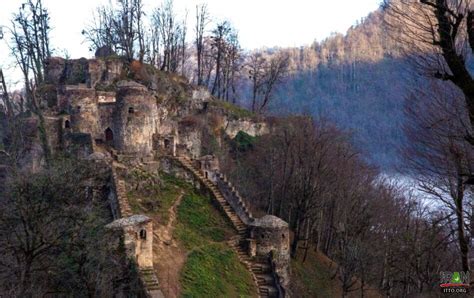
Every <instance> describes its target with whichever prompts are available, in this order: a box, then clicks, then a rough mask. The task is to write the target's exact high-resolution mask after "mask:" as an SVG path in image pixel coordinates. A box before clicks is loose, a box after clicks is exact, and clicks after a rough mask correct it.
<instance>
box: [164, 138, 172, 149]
mask: <svg viewBox="0 0 474 298" xmlns="http://www.w3.org/2000/svg"><path fill="white" fill-rule="evenodd" d="M170 144H171V142H170V140H168V139H165V148H166V149H169V148H170Z"/></svg>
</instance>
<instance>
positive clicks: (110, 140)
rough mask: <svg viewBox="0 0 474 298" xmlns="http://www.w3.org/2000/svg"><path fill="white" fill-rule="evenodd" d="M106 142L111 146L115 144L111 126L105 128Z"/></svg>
mask: <svg viewBox="0 0 474 298" xmlns="http://www.w3.org/2000/svg"><path fill="white" fill-rule="evenodd" d="M105 143H106V144H107V145H110V146H112V145H113V144H114V132H113V131H112V130H111V129H110V127H107V129H106V130H105Z"/></svg>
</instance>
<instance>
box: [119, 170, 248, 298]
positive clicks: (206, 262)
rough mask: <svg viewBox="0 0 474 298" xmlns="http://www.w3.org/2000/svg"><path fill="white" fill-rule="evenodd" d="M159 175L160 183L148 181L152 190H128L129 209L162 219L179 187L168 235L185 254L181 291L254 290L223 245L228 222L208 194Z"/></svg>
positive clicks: (243, 293) (241, 293)
mask: <svg viewBox="0 0 474 298" xmlns="http://www.w3.org/2000/svg"><path fill="white" fill-rule="evenodd" d="M161 178H162V183H163V185H162V186H161V187H160V186H153V187H156V190H158V192H157V193H158V194H155V195H144V194H143V193H141V192H138V191H134V190H130V191H129V192H128V199H129V203H130V205H131V208H132V211H133V212H134V213H145V214H147V215H148V216H151V217H154V218H156V217H158V218H159V219H160V220H159V222H160V223H162V224H166V222H167V221H168V214H167V213H168V210H169V208H170V207H171V206H172V205H173V203H174V202H175V200H176V198H177V197H178V194H179V193H180V192H182V191H184V193H185V194H184V197H183V200H182V202H181V204H180V206H179V207H178V222H177V225H176V230H175V232H174V235H173V237H174V238H177V240H178V241H179V243H180V245H181V246H182V247H183V248H184V249H185V250H186V253H187V255H188V256H187V261H186V264H185V265H184V268H183V269H182V272H181V288H182V296H184V297H252V296H253V295H252V293H255V292H256V289H255V287H254V284H253V281H252V277H251V275H250V273H249V272H248V271H247V270H246V268H245V267H244V266H243V265H242V264H241V263H240V262H239V260H238V258H237V254H236V253H235V252H234V251H233V250H232V249H231V248H230V247H229V246H228V245H227V244H226V240H228V239H229V238H230V237H231V236H233V235H235V231H234V230H233V228H232V227H231V225H230V223H229V222H228V221H227V220H226V219H225V218H224V217H223V216H222V215H221V213H220V212H219V211H218V210H217V209H216V208H215V207H214V206H213V205H212V200H211V199H210V198H208V197H205V196H202V195H198V194H196V193H195V192H194V190H193V189H192V186H191V185H189V184H187V183H185V182H184V181H182V180H179V179H176V178H174V177H173V176H169V175H161ZM150 193H154V192H152V191H151V192H150Z"/></svg>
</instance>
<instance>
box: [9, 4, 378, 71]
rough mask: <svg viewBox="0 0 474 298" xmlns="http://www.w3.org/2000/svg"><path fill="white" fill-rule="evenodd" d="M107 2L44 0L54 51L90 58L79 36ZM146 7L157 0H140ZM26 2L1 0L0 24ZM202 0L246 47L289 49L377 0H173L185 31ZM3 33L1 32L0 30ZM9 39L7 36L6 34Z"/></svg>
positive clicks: (356, 16) (343, 23)
mask: <svg viewBox="0 0 474 298" xmlns="http://www.w3.org/2000/svg"><path fill="white" fill-rule="evenodd" d="M108 1H110V0H43V3H44V6H45V7H47V8H48V10H49V12H50V16H51V24H52V27H53V30H52V32H51V44H52V45H53V47H54V48H55V50H56V53H58V54H63V53H64V51H65V50H66V51H67V53H68V54H69V55H70V57H71V58H80V57H90V56H92V53H91V52H89V50H88V46H87V44H85V43H84V40H83V37H82V35H81V31H82V29H84V27H85V26H86V25H87V24H88V23H89V22H90V20H91V17H92V13H93V11H94V9H95V8H96V7H97V6H99V5H100V4H106V3H108ZM143 1H144V4H145V11H151V10H152V9H153V8H155V7H157V6H158V5H159V4H160V3H161V0H143ZM23 2H24V0H0V26H9V25H10V20H11V18H12V15H13V13H14V12H16V11H17V10H18V7H19V6H20V5H21V3H23ZM203 2H206V3H207V5H208V8H209V11H210V14H211V17H212V18H213V20H214V21H222V20H228V21H230V22H231V23H232V24H233V25H234V27H236V28H237V30H238V32H239V39H240V43H241V45H242V47H243V48H244V49H255V48H261V47H274V46H280V47H293V46H302V45H308V44H311V43H312V42H313V41H314V40H323V39H324V38H326V37H328V36H329V35H330V34H331V33H332V32H340V33H345V32H346V31H347V29H348V28H349V27H350V26H351V25H353V24H354V23H355V22H356V21H357V20H360V19H361V18H363V17H365V16H367V15H368V14H369V13H370V12H371V11H374V10H376V9H377V8H378V6H379V3H380V2H381V0H208V1H203V0H174V5H175V10H176V12H177V13H178V14H179V15H181V16H184V15H185V11H186V10H187V11H188V28H189V29H188V32H189V35H191V34H192V33H193V29H192V28H193V21H194V14H195V7H196V5H198V4H200V3H203ZM4 31H5V30H4ZM6 37H7V36H6ZM6 40H8V38H5V39H4V40H3V41H0V67H3V68H7V67H8V66H9V65H11V59H8V55H9V54H8V53H9V50H8V47H7V46H6V44H5V41H6Z"/></svg>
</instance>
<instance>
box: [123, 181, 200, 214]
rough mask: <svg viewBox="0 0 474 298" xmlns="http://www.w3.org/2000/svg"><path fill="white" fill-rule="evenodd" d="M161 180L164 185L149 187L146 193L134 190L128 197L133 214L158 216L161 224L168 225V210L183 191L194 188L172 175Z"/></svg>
mask: <svg viewBox="0 0 474 298" xmlns="http://www.w3.org/2000/svg"><path fill="white" fill-rule="evenodd" d="M160 178H161V181H162V185H157V184H153V185H149V186H147V191H146V192H144V191H140V190H138V191H137V190H135V189H132V190H130V191H129V192H128V193H127V197H128V202H129V204H130V208H131V209H132V212H133V213H135V214H140V213H145V214H147V215H149V216H150V215H151V216H158V218H159V220H160V222H161V223H166V222H168V219H169V214H168V210H169V209H170V208H171V206H173V204H174V202H175V201H176V199H177V198H178V197H179V195H180V193H181V191H183V190H184V191H186V190H189V189H191V188H192V186H191V185H190V184H188V183H186V182H185V181H184V180H181V179H178V178H176V177H174V176H171V175H167V174H161V175H160Z"/></svg>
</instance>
